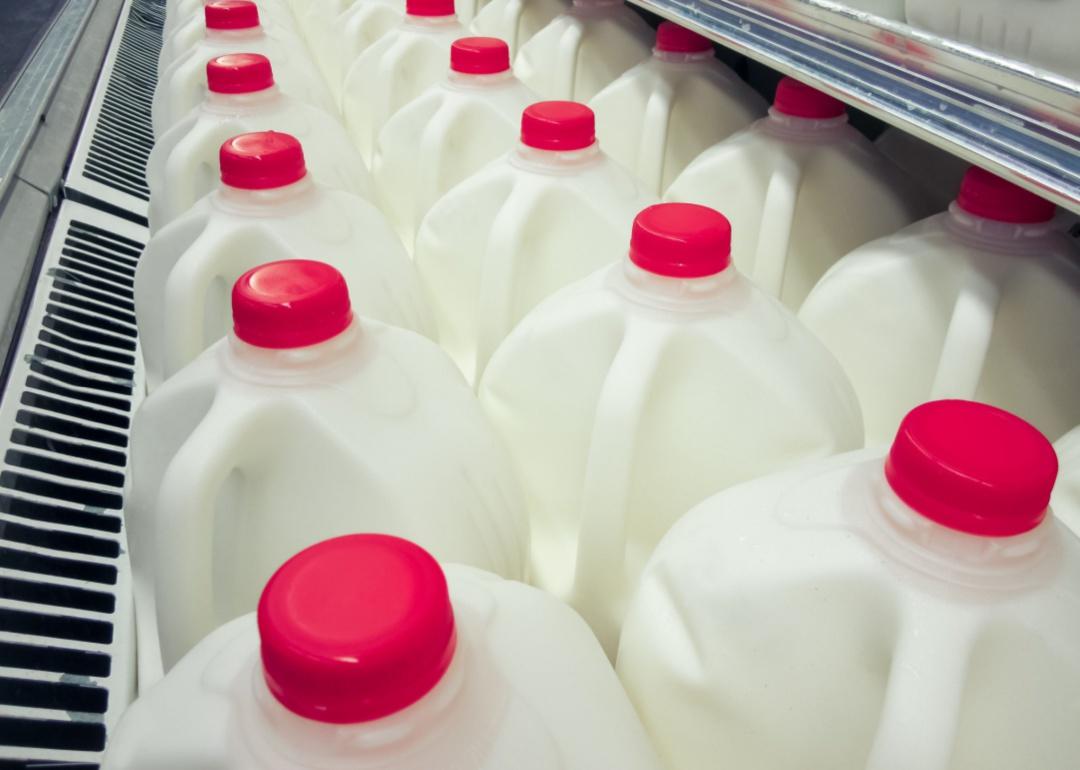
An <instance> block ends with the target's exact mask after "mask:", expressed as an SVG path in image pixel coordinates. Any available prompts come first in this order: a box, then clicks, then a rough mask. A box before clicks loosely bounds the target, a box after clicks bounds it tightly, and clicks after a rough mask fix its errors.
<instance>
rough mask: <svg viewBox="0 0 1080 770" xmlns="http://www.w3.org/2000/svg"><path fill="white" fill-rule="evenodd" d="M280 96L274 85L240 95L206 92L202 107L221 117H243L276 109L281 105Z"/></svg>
mask: <svg viewBox="0 0 1080 770" xmlns="http://www.w3.org/2000/svg"><path fill="white" fill-rule="evenodd" d="M281 100H282V95H281V91H279V90H278V87H277V86H276V85H272V86H270V87H269V88H264V89H262V90H261V91H249V92H247V93H241V94H220V93H216V92H214V91H208V92H207V94H206V101H205V102H204V103H203V107H204V109H205V110H206V111H207V112H212V113H215V114H222V115H244V114H247V113H249V112H258V111H261V110H264V109H267V108H271V107H276V106H277V105H278V104H280V103H281Z"/></svg>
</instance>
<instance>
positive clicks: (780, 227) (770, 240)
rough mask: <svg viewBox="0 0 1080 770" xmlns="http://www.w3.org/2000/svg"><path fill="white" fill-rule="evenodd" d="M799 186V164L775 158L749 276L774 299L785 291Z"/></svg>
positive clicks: (779, 157) (786, 158)
mask: <svg viewBox="0 0 1080 770" xmlns="http://www.w3.org/2000/svg"><path fill="white" fill-rule="evenodd" d="M801 183H802V166H801V164H799V163H798V162H797V161H795V160H793V159H792V158H789V157H786V156H783V155H778V156H777V158H776V165H775V167H774V168H773V174H772V177H770V179H769V186H768V188H767V189H766V191H765V200H764V202H763V204H762V207H761V212H762V214H761V224H760V226H759V228H758V239H757V253H756V254H755V255H754V269H753V276H752V278H753V281H754V283H755V284H757V285H758V287H760V288H761V289H762V290H763V291H765V292H766V293H767V294H769V295H771V296H773V297H779V296H780V293H781V291H783V288H784V272H785V270H786V269H787V258H788V249H789V248H790V245H791V230H792V227H793V226H794V224H795V204H796V203H797V201H798V198H799V186H800V184H801Z"/></svg>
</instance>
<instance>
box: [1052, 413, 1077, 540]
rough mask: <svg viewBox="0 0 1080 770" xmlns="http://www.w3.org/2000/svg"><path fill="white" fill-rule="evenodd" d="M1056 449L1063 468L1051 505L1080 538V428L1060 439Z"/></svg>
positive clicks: (1059, 472)
mask: <svg viewBox="0 0 1080 770" xmlns="http://www.w3.org/2000/svg"><path fill="white" fill-rule="evenodd" d="M1054 449H1055V451H1056V452H1057V456H1058V460H1059V462H1060V463H1061V468H1060V470H1059V471H1058V478H1057V483H1056V484H1055V485H1054V494H1053V495H1052V496H1051V498H1050V504H1051V506H1053V509H1054V513H1056V514H1057V516H1058V518H1059V519H1061V520H1062V521H1063V522H1065V525H1066V526H1067V527H1068V528H1069V529H1071V530H1072V531H1073V532H1074V533H1075V534H1076V535H1077V536H1078V537H1080V427H1076V428H1073V429H1072V430H1071V431H1069V432H1068V433H1066V434H1065V435H1064V436H1062V437H1061V438H1059V439H1058V440H1057V443H1055V444H1054Z"/></svg>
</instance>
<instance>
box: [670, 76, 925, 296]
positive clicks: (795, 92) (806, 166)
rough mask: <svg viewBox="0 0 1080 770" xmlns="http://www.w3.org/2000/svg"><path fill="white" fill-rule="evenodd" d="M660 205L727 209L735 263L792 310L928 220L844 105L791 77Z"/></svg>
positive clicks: (909, 185) (911, 188) (902, 179)
mask: <svg viewBox="0 0 1080 770" xmlns="http://www.w3.org/2000/svg"><path fill="white" fill-rule="evenodd" d="M664 198H665V200H672V201H688V202H691V203H702V204H705V205H708V206H712V207H713V208H715V209H717V210H718V211H722V212H724V214H725V215H726V216H727V217H728V219H730V220H731V226H732V230H733V232H734V241H733V244H732V256H733V258H734V260H735V266H736V267H738V268H739V270H740V271H741V272H742V273H744V274H745V275H746V276H748V277H749V278H750V279H751V280H753V281H754V283H756V284H757V285H758V286H760V287H761V288H762V289H764V290H765V291H767V292H768V293H769V294H772V295H773V296H775V297H779V298H780V299H781V301H783V303H784V304H785V305H787V307H788V308H790V309H792V310H798V309H799V306H800V305H801V304H802V301H803V299H804V298H805V297H806V295H807V293H808V292H809V291H810V289H811V288H812V287H813V286H814V284H815V283H817V281H818V279H819V278H821V276H822V275H824V274H825V271H826V270H827V269H828V268H829V267H830V266H831V265H832V264H833V263H834V262H836V261H837V260H838V259H840V257H842V256H844V255H845V254H847V253H848V252H849V251H851V250H852V249H854V248H855V247H856V246H861V245H862V244H864V243H866V242H867V241H870V240H873V239H874V238H880V237H881V236H883V235H888V234H889V233H892V232H895V231H896V230H898V229H900V228H901V227H903V226H905V225H907V224H910V223H911V222H913V221H915V220H916V219H918V218H919V217H920V216H924V215H926V214H928V213H930V208H929V207H928V206H926V205H925V204H924V203H923V202H922V200H921V198H920V196H919V195H918V194H917V193H916V191H915V186H914V184H913V183H912V182H911V181H910V180H909V179H907V178H906V177H905V176H904V175H903V174H902V173H900V171H899V170H898V169H896V168H895V167H894V166H893V165H892V164H891V163H889V162H888V161H887V160H885V158H883V157H881V155H880V154H879V153H877V151H876V150H875V149H874V145H873V144H872V143H871V142H870V141H869V140H867V139H866V138H865V137H863V136H862V134H860V133H859V132H857V131H856V130H855V129H854V128H852V127H851V126H849V125H848V122H847V113H846V111H845V107H844V104H843V103H842V102H840V101H837V100H836V99H833V98H832V97H831V96H828V95H826V94H824V93H822V92H820V91H815V90H814V89H812V88H809V87H808V86H805V85H803V84H802V83H799V82H798V81H796V80H793V79H791V78H784V79H782V80H781V81H780V84H779V86H778V87H777V89H776V99H775V101H774V102H773V107H772V109H771V110H770V111H769V116H768V117H767V118H764V119H762V120H759V121H758V122H756V123H754V124H753V125H752V126H751V127H750V128H748V129H747V130H746V131H743V132H740V133H738V134H735V135H734V136H732V137H731V138H730V139H727V140H726V141H723V142H721V143H719V144H717V145H715V146H714V147H711V148H709V149H708V150H706V151H705V152H703V153H702V154H701V155H699V156H698V157H697V158H696V159H695V160H694V161H693V162H692V163H691V164H690V165H689V166H687V168H686V170H685V171H683V173H682V174H680V175H679V177H678V178H677V179H676V180H675V181H674V182H673V183H672V185H671V187H670V188H668V191H667V193H666V194H665V196H664Z"/></svg>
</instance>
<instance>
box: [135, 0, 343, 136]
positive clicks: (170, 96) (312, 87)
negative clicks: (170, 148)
mask: <svg viewBox="0 0 1080 770" xmlns="http://www.w3.org/2000/svg"><path fill="white" fill-rule="evenodd" d="M204 11H205V25H206V29H205V33H204V35H203V38H202V40H200V41H199V42H198V44H197V45H195V46H194V47H192V48H189V49H188V50H187V51H186V52H185V53H183V54H182V55H181V56H179V57H178V58H177V59H176V60H175V61H174V62H173V63H172V64H171V65H169V67H168V68H167V69H166V70H165V71H163V72H161V73H160V74H159V78H158V84H157V88H156V89H155V91H154V101H153V105H152V108H151V118H152V120H153V127H154V136H155V137H160V136H161V135H162V134H164V133H165V132H166V131H168V130H169V129H170V128H172V127H173V126H174V125H175V124H176V123H178V122H179V121H180V120H182V119H183V118H184V117H185V116H186V115H187V114H188V113H189V112H190V111H191V110H192V109H194V108H195V107H197V106H198V105H199V104H201V103H202V101H203V100H204V99H205V98H206V63H207V62H208V61H210V60H211V59H213V58H214V57H215V56H221V55H222V54H227V53H258V54H262V55H263V56H265V57H266V58H268V59H269V60H270V61H272V62H273V63H274V76H275V81H276V83H277V85H278V88H280V89H281V91H282V92H283V93H285V94H288V95H289V96H291V97H293V98H294V99H299V100H301V101H305V102H307V103H309V104H312V105H314V106H316V107H320V108H322V109H325V110H328V111H330V112H334V111H335V109H336V107H335V104H334V102H333V100H332V99H331V96H330V92H329V91H327V90H326V85H325V84H324V83H323V80H322V77H321V76H320V75H319V71H318V70H317V69H316V68H315V65H314V64H312V63H311V61H310V60H309V59H308V57H307V52H306V51H305V50H303V48H302V46H301V45H300V44H299V41H297V40H296V39H295V38H288V37H282V36H281V34H280V28H279V30H278V31H276V32H269V31H267V30H264V29H263V27H262V26H261V25H260V24H259V9H258V8H257V7H256V6H255V4H254V3H253V2H251V0H214V2H212V3H207V4H206V6H205V7H204ZM264 128H265V127H264Z"/></svg>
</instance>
